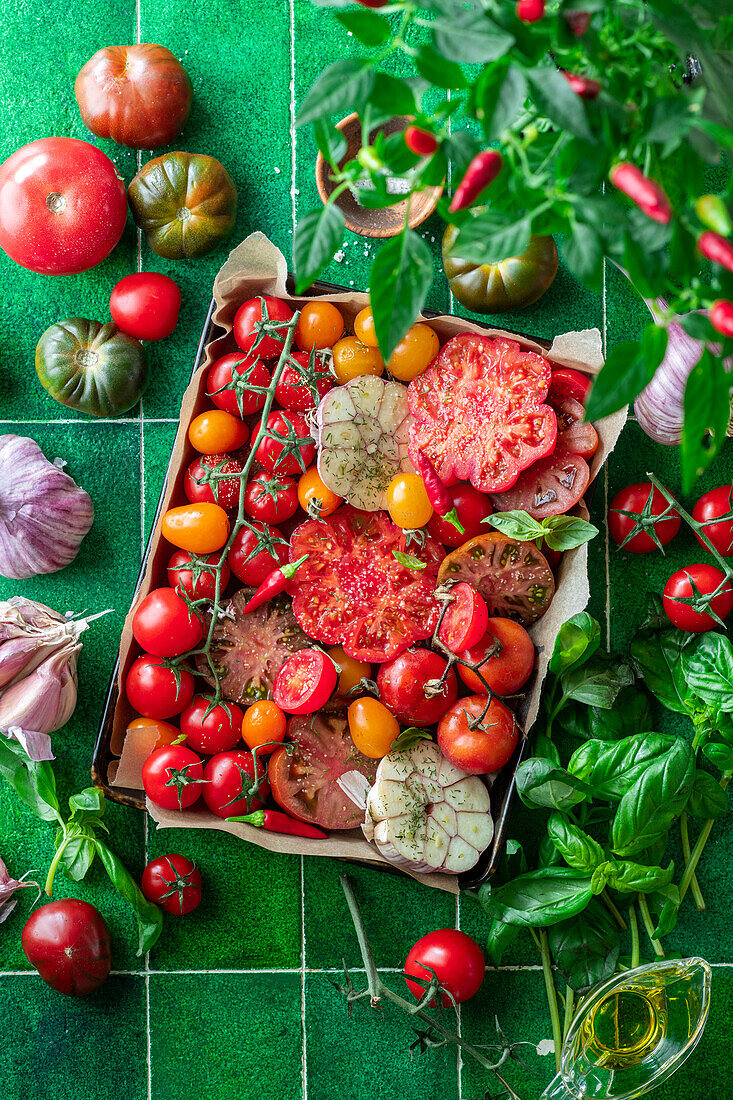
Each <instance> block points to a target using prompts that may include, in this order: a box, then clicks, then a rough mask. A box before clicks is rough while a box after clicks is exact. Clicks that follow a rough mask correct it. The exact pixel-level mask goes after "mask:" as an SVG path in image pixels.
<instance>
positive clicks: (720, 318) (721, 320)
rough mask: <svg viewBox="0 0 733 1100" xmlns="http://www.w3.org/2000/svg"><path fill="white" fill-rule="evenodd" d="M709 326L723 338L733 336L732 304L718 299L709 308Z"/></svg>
mask: <svg viewBox="0 0 733 1100" xmlns="http://www.w3.org/2000/svg"><path fill="white" fill-rule="evenodd" d="M710 324H711V325H712V326H713V328H714V329H717V330H718V332H720V333H721V334H722V335H723V336H733V302H729V301H727V299H725V298H718V300H717V302H713V304H712V305H711V307H710Z"/></svg>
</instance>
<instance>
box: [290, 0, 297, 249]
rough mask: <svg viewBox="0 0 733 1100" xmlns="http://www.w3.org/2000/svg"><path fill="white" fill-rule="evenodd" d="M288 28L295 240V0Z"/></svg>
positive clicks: (292, 212)
mask: <svg viewBox="0 0 733 1100" xmlns="http://www.w3.org/2000/svg"><path fill="white" fill-rule="evenodd" d="M288 12H289V29H290V213H291V217H292V221H293V240H295V181H296V156H297V150H296V140H295V0H289V3H288Z"/></svg>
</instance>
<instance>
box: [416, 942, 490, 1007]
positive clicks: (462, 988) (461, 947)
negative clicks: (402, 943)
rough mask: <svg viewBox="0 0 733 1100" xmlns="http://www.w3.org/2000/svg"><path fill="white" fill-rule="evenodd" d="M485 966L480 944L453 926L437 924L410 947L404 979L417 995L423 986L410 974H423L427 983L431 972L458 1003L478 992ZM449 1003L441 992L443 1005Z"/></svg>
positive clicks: (421, 975) (431, 975)
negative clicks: (435, 927)
mask: <svg viewBox="0 0 733 1100" xmlns="http://www.w3.org/2000/svg"><path fill="white" fill-rule="evenodd" d="M485 972H486V966H485V963H484V956H483V952H482V951H481V948H480V947H479V945H478V944H477V943H476V941H475V940H472V939H471V937H470V936H467V935H466V933H465V932H459V931H458V930H457V929H455V928H439V929H437V930H436V931H435V932H428V934H427V936H422V937H421V938H420V939H419V940H418V941H417V943H416V944H415V945H414V946H413V947H412V948H411V949H410V953H409V955H408V956H407V960H406V962H405V980H406V981H407V985H408V987H409V989H410V992H411V993H412V994H413V995H414V996H415V997H416V998H417V999H418V1000H420V998H421V997H422V996H423V994H424V993H425V988H426V987H425V986H424V985H421V984H420V983H419V982H416V981H410V979H411V978H422V979H423V981H425V982H426V983H429V982H430V980H431V978H432V977H433V974H435V976H436V977H437V979H438V981H439V982H440V984H441V986H442V987H443V989H447V990H448V992H449V993H450V994H451V995H452V997H453V1000H454V1001H456V1002H457V1003H458V1004H461V1003H462V1002H463V1001H468V1000H469V999H470V998H471V997H473V996H474V994H476V993H478V991H479V989H480V988H481V983H482V982H483V980H484V974H485ZM450 1003H451V1000H450V997H447V996H446V994H445V993H443V1006H444V1007H445V1008H447V1007H448V1006H449V1005H450Z"/></svg>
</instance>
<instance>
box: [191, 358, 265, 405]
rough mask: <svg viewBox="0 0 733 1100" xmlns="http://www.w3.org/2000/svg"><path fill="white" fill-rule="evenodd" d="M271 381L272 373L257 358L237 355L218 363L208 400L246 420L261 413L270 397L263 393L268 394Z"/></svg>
mask: <svg viewBox="0 0 733 1100" xmlns="http://www.w3.org/2000/svg"><path fill="white" fill-rule="evenodd" d="M270 381H271V379H270V372H269V371H268V369H267V367H266V366H265V364H264V363H261V362H260V361H259V359H257V358H256V356H254V355H245V354H244V353H243V352H241V351H239V352H236V351H235V352H232V353H231V354H230V355H224V356H222V358H221V359H217V361H216V362H215V363H214V365H213V367H212V368H211V370H210V371H209V377H208V378H207V379H206V396H207V397H210V398H211V400H212V401H213V403H214V404H215V405H216V407H217V409H222V410H223V411H224V412H228V413H231V414H232V416H238V417H240V418H244V417H245V416H249V415H250V414H251V413H255V412H259V411H260V409H261V408H262V406H263V405H264V403H265V400H266V397H267V395H266V394H265V393H260V392H259V389H260V388H261V389H262V390H266V389H267V387H268V386H269V385H270ZM255 386H256V387H258V388H257V389H255V388H254V387H255Z"/></svg>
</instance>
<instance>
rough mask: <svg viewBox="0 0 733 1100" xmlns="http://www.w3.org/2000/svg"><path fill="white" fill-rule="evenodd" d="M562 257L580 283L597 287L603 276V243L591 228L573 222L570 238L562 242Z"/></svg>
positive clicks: (582, 223) (581, 223)
mask: <svg viewBox="0 0 733 1100" xmlns="http://www.w3.org/2000/svg"><path fill="white" fill-rule="evenodd" d="M562 255H563V259H564V260H565V263H566V264H567V265H568V267H569V268H570V270H571V271H572V272H573V274H574V275H576V276H577V277H578V279H580V281H581V282H583V283H589V284H590V285H591V286H597V285H599V283H600V281H601V278H602V274H603V242H602V240H601V238H600V236H599V235H598V233H596V231H595V229H593V228H592V226H590V225H587V224H585V223H584V222H577V221H576V222H573V224H572V226H571V231H570V236H569V237H568V238H567V239H566V240H565V241H564V242H563V245H562Z"/></svg>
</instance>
